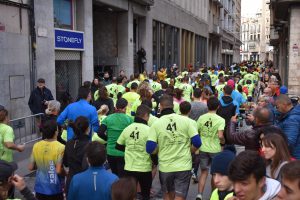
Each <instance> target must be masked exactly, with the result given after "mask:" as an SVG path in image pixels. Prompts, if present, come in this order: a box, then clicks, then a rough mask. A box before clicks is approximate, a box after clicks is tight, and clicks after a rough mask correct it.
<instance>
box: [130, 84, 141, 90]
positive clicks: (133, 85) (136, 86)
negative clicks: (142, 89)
mask: <svg viewBox="0 0 300 200" xmlns="http://www.w3.org/2000/svg"><path fill="white" fill-rule="evenodd" d="M138 86H139V85H138V84H137V83H136V82H133V83H131V86H130V89H132V90H136V89H137V88H138Z"/></svg>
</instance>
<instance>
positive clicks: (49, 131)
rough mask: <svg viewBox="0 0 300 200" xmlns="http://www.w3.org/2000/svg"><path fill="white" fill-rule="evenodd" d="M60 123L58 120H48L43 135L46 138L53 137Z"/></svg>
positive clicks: (44, 125) (43, 128)
mask: <svg viewBox="0 0 300 200" xmlns="http://www.w3.org/2000/svg"><path fill="white" fill-rule="evenodd" d="M57 128H58V125H57V122H56V120H54V119H50V120H47V121H46V122H45V123H44V124H43V127H42V133H43V137H44V138H46V139H52V138H53V137H54V135H55V133H56V131H57Z"/></svg>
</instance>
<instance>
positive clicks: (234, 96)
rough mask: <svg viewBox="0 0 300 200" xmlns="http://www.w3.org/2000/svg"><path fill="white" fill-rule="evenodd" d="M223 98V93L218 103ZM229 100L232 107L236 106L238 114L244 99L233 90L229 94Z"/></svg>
mask: <svg viewBox="0 0 300 200" xmlns="http://www.w3.org/2000/svg"><path fill="white" fill-rule="evenodd" d="M223 96H224V93H223V92H222V93H221V95H220V99H219V100H220V101H221V99H222V97H223ZM231 98H232V99H233V102H234V105H236V107H237V108H236V113H237V114H239V113H240V105H242V104H243V103H245V102H246V99H245V98H244V97H243V95H242V94H241V93H239V92H238V91H236V90H233V91H232V93H231Z"/></svg>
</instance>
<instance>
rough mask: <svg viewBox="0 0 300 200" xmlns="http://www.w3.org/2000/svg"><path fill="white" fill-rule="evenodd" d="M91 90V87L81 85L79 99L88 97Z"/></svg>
mask: <svg viewBox="0 0 300 200" xmlns="http://www.w3.org/2000/svg"><path fill="white" fill-rule="evenodd" d="M90 92H91V89H90V88H88V87H85V86H81V87H80V88H79V90H78V98H79V99H87V98H88V96H89V94H90Z"/></svg>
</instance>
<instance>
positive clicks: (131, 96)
mask: <svg viewBox="0 0 300 200" xmlns="http://www.w3.org/2000/svg"><path fill="white" fill-rule="evenodd" d="M122 97H123V98H124V99H126V100H127V101H128V105H127V108H126V114H127V115H129V116H131V107H132V105H133V103H134V102H135V101H136V100H137V99H140V95H139V94H138V93H136V92H126V93H125V94H123V96H122Z"/></svg>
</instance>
